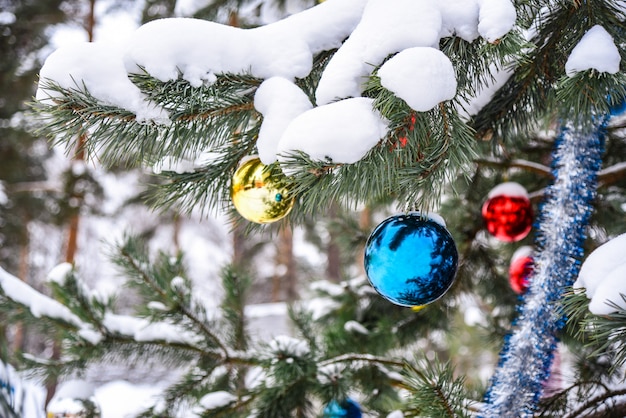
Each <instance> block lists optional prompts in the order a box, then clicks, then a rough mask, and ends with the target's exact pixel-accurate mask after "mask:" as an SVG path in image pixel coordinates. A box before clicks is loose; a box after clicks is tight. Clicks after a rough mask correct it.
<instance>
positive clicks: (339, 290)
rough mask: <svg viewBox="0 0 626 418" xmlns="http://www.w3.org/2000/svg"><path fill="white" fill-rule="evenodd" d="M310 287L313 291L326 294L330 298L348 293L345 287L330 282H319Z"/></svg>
mask: <svg viewBox="0 0 626 418" xmlns="http://www.w3.org/2000/svg"><path fill="white" fill-rule="evenodd" d="M309 287H310V288H311V290H314V291H318V292H324V293H327V294H328V295H330V296H340V295H342V294H343V293H345V291H346V290H345V288H344V286H342V285H340V284H337V283H333V282H331V281H328V280H317V281H315V282H313V283H311V285H310V286H309Z"/></svg>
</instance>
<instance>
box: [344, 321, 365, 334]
mask: <svg viewBox="0 0 626 418" xmlns="http://www.w3.org/2000/svg"><path fill="white" fill-rule="evenodd" d="M343 329H345V330H346V331H347V332H356V333H359V334H363V335H367V334H369V333H370V332H369V330H368V329H367V328H365V327H364V326H363V324H361V323H360V322H357V321H346V323H345V324H343Z"/></svg>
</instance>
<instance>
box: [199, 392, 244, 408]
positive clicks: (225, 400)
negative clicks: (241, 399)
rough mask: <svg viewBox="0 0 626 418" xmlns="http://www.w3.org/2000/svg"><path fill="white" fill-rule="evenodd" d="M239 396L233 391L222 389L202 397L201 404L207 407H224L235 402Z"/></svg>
mask: <svg viewBox="0 0 626 418" xmlns="http://www.w3.org/2000/svg"><path fill="white" fill-rule="evenodd" d="M236 400H237V397H236V396H235V395H233V394H232V393H229V392H226V391H224V390H220V391H217V392H211V393H207V394H206V395H204V396H203V397H202V398H200V405H202V407H203V408H205V409H215V408H221V407H224V406H226V405H228V404H230V403H232V402H235V401H236Z"/></svg>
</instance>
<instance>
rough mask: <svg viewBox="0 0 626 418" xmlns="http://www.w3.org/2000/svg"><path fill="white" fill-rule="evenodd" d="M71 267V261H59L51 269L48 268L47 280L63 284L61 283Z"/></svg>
mask: <svg viewBox="0 0 626 418" xmlns="http://www.w3.org/2000/svg"><path fill="white" fill-rule="evenodd" d="M73 269H74V267H73V266H72V264H71V263H61V264H59V265H57V266H56V267H54V268H53V269H52V270H50V273H48V277H47V279H48V281H49V282H52V283H58V284H60V285H63V283H65V280H66V279H67V276H69V274H70V273H71V272H72V270H73Z"/></svg>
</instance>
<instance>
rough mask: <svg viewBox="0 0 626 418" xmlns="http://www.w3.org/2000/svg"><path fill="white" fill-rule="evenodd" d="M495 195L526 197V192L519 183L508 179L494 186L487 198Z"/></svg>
mask: <svg viewBox="0 0 626 418" xmlns="http://www.w3.org/2000/svg"><path fill="white" fill-rule="evenodd" d="M496 196H509V197H525V198H528V192H527V191H526V189H525V188H524V186H522V185H521V184H519V183H515V182H513V181H508V182H504V183H500V184H498V185H497V186H496V187H494V188H493V189H491V190H490V191H489V194H488V195H487V198H488V199H490V198H492V197H496Z"/></svg>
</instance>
